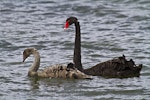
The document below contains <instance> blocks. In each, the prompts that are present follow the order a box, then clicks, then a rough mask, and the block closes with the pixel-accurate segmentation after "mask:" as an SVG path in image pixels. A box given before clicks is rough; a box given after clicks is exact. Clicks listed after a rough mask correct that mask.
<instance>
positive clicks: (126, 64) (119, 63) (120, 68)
mask: <svg viewBox="0 0 150 100" xmlns="http://www.w3.org/2000/svg"><path fill="white" fill-rule="evenodd" d="M72 24H74V25H75V31H76V34H75V47H74V58H73V62H74V66H75V67H76V68H78V69H79V70H80V71H82V72H84V73H85V74H87V75H93V76H103V77H110V78H111V77H114V78H127V77H138V76H140V71H141V69H142V64H140V65H138V66H136V65H135V63H134V61H133V60H132V59H130V60H129V61H128V60H126V58H125V56H124V55H123V56H121V57H118V58H115V59H112V60H109V61H106V62H102V63H99V64H97V65H95V66H93V67H91V68H88V69H83V67H82V63H81V34H80V24H79V21H78V19H77V18H76V17H69V18H67V20H66V24H65V26H64V29H67V28H68V27H69V26H70V25H72Z"/></svg>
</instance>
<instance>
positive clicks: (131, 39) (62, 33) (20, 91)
mask: <svg viewBox="0 0 150 100" xmlns="http://www.w3.org/2000/svg"><path fill="white" fill-rule="evenodd" d="M69 16H76V17H77V18H78V19H79V21H80V25H81V33H82V34H81V36H82V63H83V66H84V68H89V67H91V66H93V65H95V64H97V63H99V62H103V61H107V60H110V59H112V58H114V57H118V56H121V55H122V54H125V55H126V57H127V59H131V58H132V59H134V61H135V63H136V64H143V69H142V71H141V76H140V77H139V78H137V77H135V78H126V79H117V78H112V79H106V78H103V77H94V79H93V80H65V79H35V78H29V77H28V76H27V72H28V69H29V66H31V64H32V61H33V56H31V57H30V58H28V59H27V61H26V62H25V63H22V52H23V50H24V49H25V48H28V47H35V48H37V49H38V50H39V52H40V54H41V67H40V69H42V68H44V67H46V66H50V65H53V64H67V63H69V62H72V59H73V48H74V38H75V37H74V36H75V32H74V31H75V29H74V25H73V26H70V28H69V29H68V30H64V29H63V26H64V24H65V20H66V18H68V17H69ZM149 98H150V1H149V0H73V1H72V0H0V100H48V99H51V100H106V99H107V100H113V99H115V100H116V99H118V100H120V99H121V100H123V99H126V100H148V99H149Z"/></svg>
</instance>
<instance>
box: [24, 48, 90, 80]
mask: <svg viewBox="0 0 150 100" xmlns="http://www.w3.org/2000/svg"><path fill="white" fill-rule="evenodd" d="M31 54H32V55H33V56H34V58H35V59H34V62H33V65H32V66H31V67H30V69H29V72H28V76H38V77H44V78H64V79H65V78H71V79H91V76H89V75H86V74H84V73H83V72H81V71H79V70H78V69H77V68H73V65H72V63H70V64H68V66H65V65H60V64H58V65H54V66H50V67H48V68H45V69H43V70H42V71H38V69H39V66H40V55H39V52H38V51H37V49H35V48H27V49H25V50H24V52H23V62H24V61H25V60H26V58H28V57H29V56H30V55H31Z"/></svg>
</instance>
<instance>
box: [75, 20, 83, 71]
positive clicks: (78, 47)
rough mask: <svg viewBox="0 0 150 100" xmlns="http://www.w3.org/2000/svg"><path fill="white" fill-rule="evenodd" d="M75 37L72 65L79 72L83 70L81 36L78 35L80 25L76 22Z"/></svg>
mask: <svg viewBox="0 0 150 100" xmlns="http://www.w3.org/2000/svg"><path fill="white" fill-rule="evenodd" d="M75 28H76V35H75V47H74V58H73V61H74V64H75V67H76V68H78V69H79V70H80V71H82V70H83V68H82V63H81V34H80V24H79V22H78V21H76V22H75Z"/></svg>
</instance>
